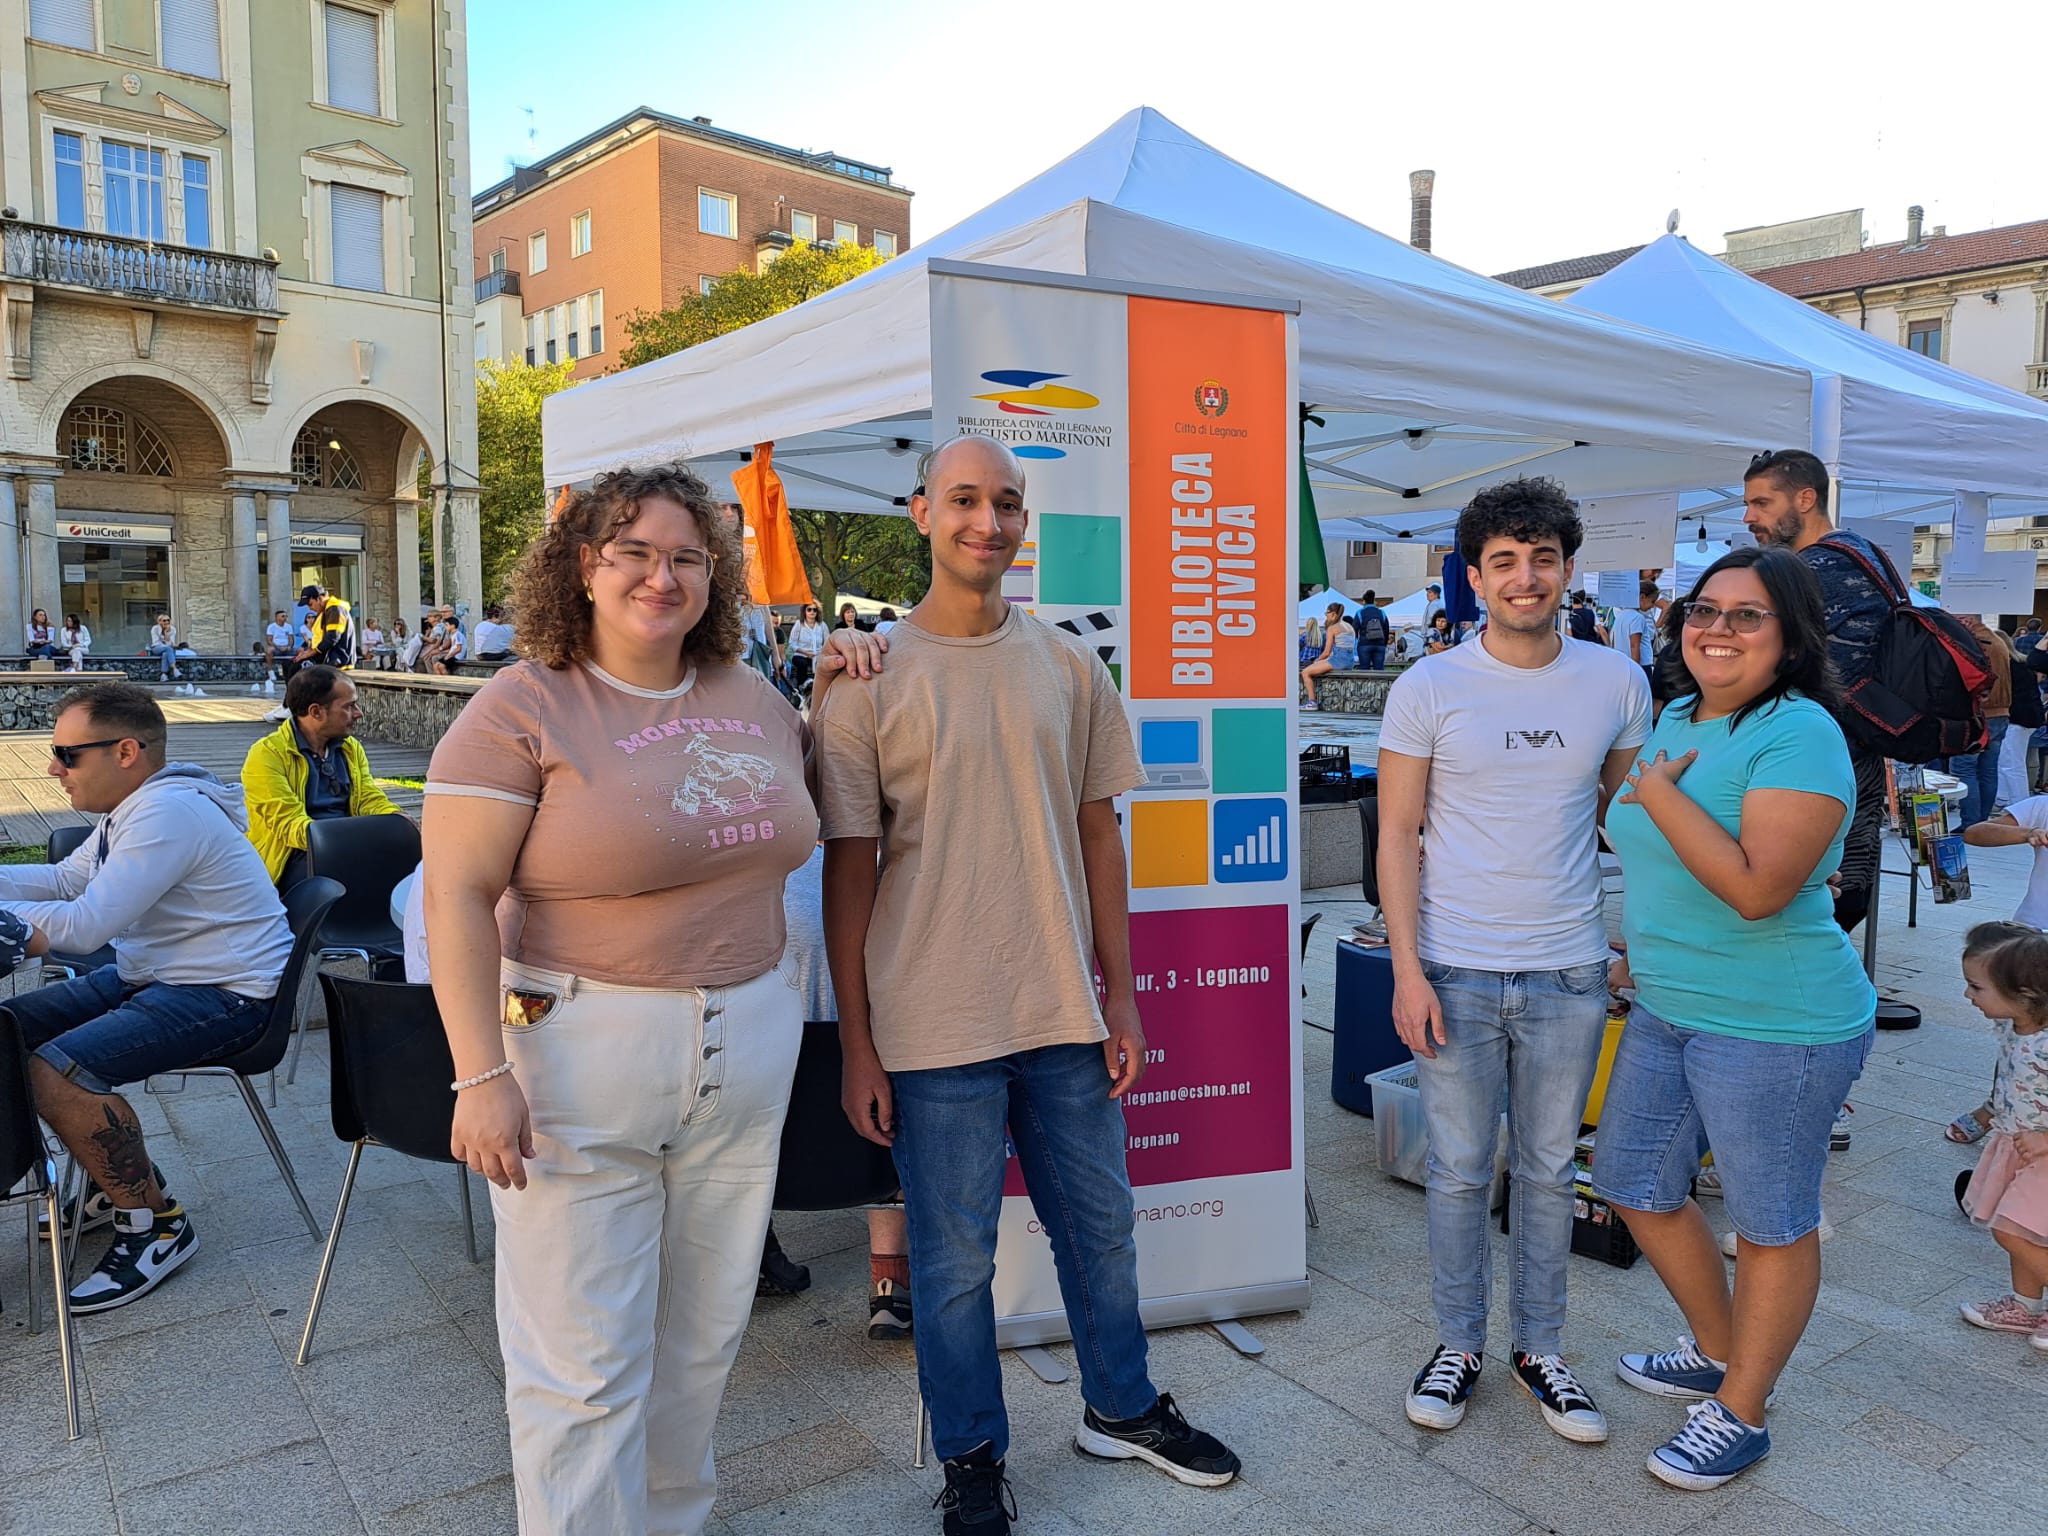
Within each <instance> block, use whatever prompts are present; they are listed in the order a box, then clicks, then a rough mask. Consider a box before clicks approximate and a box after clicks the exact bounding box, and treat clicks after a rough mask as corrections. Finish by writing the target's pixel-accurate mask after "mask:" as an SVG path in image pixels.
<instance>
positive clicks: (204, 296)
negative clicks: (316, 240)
mask: <svg viewBox="0 0 2048 1536" xmlns="http://www.w3.org/2000/svg"><path fill="white" fill-rule="evenodd" d="M0 268H4V274H5V276H6V278H7V279H8V280H9V281H10V282H26V283H35V284H38V285H39V286H44V287H50V288H70V289H77V290H81V291H84V292H89V293H99V294H106V295H109V296H111V297H115V298H121V299H128V300H133V301H138V302H142V303H148V304H177V305H187V306H191V307H194V308H199V309H217V310H226V311H229V312H231V313H234V314H241V315H276V314H277V313H278V307H277V263H276V262H274V261H266V260H264V259H262V258H261V257H256V256H234V255H229V254H227V253H226V252H223V251H200V250H193V249H192V248H190V247H188V246H182V245H161V244H157V243H155V242H151V241H144V240H126V239H122V238H121V237H120V236H118V235H99V234H94V233H92V232H91V231H89V230H82V229H59V228H57V227H56V226H54V225H49V224H29V223H25V222H23V221H21V220H19V219H6V220H0Z"/></svg>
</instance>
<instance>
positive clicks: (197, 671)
mask: <svg viewBox="0 0 2048 1536" xmlns="http://www.w3.org/2000/svg"><path fill="white" fill-rule="evenodd" d="M64 664H65V662H64V659H63V658H61V657H60V658H59V659H58V662H57V665H58V666H60V667H61V666H63V665H64ZM85 664H86V666H87V667H89V668H90V669H91V670H92V673H93V675H94V676H95V677H97V678H98V679H99V680H100V681H101V682H114V683H117V682H122V681H127V682H131V683H153V682H155V681H156V680H157V678H158V677H159V676H160V675H161V672H162V667H163V663H161V662H159V661H158V660H157V659H156V658H155V657H154V656H91V655H88V656H87V657H86V658H85ZM178 670H179V671H180V672H182V673H183V674H184V676H183V678H182V679H181V681H183V682H188V683H260V682H262V681H263V658H262V657H261V656H181V657H179V658H178ZM17 671H19V672H24V673H26V675H28V676H30V677H47V676H49V675H50V674H48V673H44V672H29V671H28V662H27V661H25V660H24V659H23V658H21V657H19V656H10V657H8V658H7V659H6V660H5V661H4V662H0V678H10V679H11V677H12V674H13V673H15V672H17ZM59 675H60V676H68V675H69V674H59Z"/></svg>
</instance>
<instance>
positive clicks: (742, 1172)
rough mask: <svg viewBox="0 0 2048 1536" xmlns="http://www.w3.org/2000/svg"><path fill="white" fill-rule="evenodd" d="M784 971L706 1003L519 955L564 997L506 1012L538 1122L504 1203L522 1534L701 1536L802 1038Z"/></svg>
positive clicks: (502, 1269)
mask: <svg viewBox="0 0 2048 1536" xmlns="http://www.w3.org/2000/svg"><path fill="white" fill-rule="evenodd" d="M783 970H784V968H778V969H776V970H771V971H768V972H765V973H764V974H762V975H760V976H757V977H755V978H754V979H753V980H752V981H746V982H741V983H739V984H737V985H735V986H729V987H712V988H708V989H705V990H702V991H695V990H692V991H681V992H671V991H650V990H643V989H639V988H627V987H612V986H606V985H603V984H601V983H598V982H592V981H588V980H584V979H582V978H578V977H574V976H569V975H565V974H563V973H561V972H558V971H547V970H541V969H539V968H537V967H533V966H528V965H521V964H516V963H514V962H511V961H507V962H506V963H505V966H504V972H503V980H504V984H505V986H506V987H507V988H514V989H517V990H518V991H519V992H521V993H523V994H527V995H528V996H529V997H531V996H533V995H535V994H538V995H539V998H543V999H545V998H553V999H554V1001H553V1003H552V1004H551V1005H543V1004H541V1003H539V1002H536V1003H535V1004H534V1005H533V1006H531V1007H529V1008H525V1009H521V1008H517V1007H513V1008H508V1009H507V1017H508V1018H519V1017H523V1016H525V1015H526V1014H529V1013H530V1014H531V1015H532V1016H533V1021H532V1022H531V1023H525V1024H518V1025H515V1024H511V1023H508V1024H507V1025H506V1027H505V1051H506V1055H507V1056H508V1057H509V1058H510V1059H511V1060H512V1061H513V1062H514V1063H515V1065H516V1070H517V1074H518V1078H519V1085H520V1087H521V1088H522V1089H523V1090H524V1091H525V1094H526V1101H527V1104H528V1105H529V1106H530V1108H531V1110H532V1115H533V1140H534V1152H535V1157H534V1160H533V1161H532V1162H530V1163H528V1164H527V1165H526V1177H527V1184H526V1188H525V1189H523V1190H519V1189H495V1188H494V1189H493V1190H492V1191H491V1209H492V1213H493V1214H494V1216H495V1217H496V1219H497V1229H498V1247H497V1271H498V1272H497V1300H498V1342H499V1345H500V1347H501V1348H502V1350H503V1352H504V1356H505V1406H506V1411H507V1413H508V1415H509V1416H510V1418H511V1423H512V1466H513V1474H514V1483H515V1485H516V1487H517V1491H518V1497H519V1530H520V1536H593V1533H596V1532H604V1533H607V1536H639V1533H641V1532H646V1533H648V1536H694V1533H696V1532H699V1531H702V1530H703V1529H704V1525H705V1522H706V1520H708V1519H709V1517H710V1514H711V1502H712V1498H713V1495H714V1493H715V1491H716V1483H715V1478H714V1473H713V1468H712V1455H711V1432H712V1426H713V1424H714V1423H715V1422H716V1420H717V1418H718V1403H719V1398H720V1396H721V1395H722V1394H723V1393H724V1391H725V1379H726V1375H727V1373H728V1372H730V1370H731V1369H732V1362H733V1356H734V1355H735V1354H736V1353H737V1352H738V1350H739V1344H740V1335H741V1333H742V1332H743V1331H744V1330H745V1328H746V1324H747V1315H748V1312H749V1310H750V1309H751V1307H752V1306H753V1299H754V1282H755V1278H756V1276H757V1274H758V1272H759V1269H760V1262H761V1243H762V1239H763V1238H764V1236H765V1235H766V1233H767V1228H768V1213H769V1205H770V1202H771V1201H772V1200H773V1198H774V1194H775V1171H776V1163H777V1158H778V1155H779V1153H780V1150H781V1138H782V1119H783V1114H784V1112H785V1111H786V1110H787V1109H788V1107H789V1088H790V1080H791V1078H792V1077H793V1076H794V1074H795V1071H796V1056H797V1047H798V1045H799V1043H800V1042H801V1040H802V1037H803V1023H802V1018H801V1015H802V1008H801V1005H800V1004H799V1002H798V998H797V992H796V988H795V986H794V985H793V983H792V982H791V981H790V980H789V978H788V977H787V976H785V975H784V974H783Z"/></svg>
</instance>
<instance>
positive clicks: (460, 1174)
mask: <svg viewBox="0 0 2048 1536" xmlns="http://www.w3.org/2000/svg"><path fill="white" fill-rule="evenodd" d="M455 1182H456V1184H457V1185H458V1186H459V1187H460V1188H461V1190H462V1243H463V1246H464V1248H466V1249H467V1250H468V1252H469V1262H470V1263H472V1264H474V1263H475V1262H476V1212H475V1210H474V1209H472V1208H471V1206H470V1203H469V1170H468V1169H467V1168H465V1167H463V1166H462V1164H460V1163H457V1164H456V1165H455Z"/></svg>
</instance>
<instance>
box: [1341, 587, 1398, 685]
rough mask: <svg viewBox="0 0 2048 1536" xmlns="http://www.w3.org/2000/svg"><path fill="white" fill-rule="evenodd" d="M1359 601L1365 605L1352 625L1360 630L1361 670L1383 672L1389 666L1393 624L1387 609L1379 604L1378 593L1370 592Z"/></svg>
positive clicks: (1359, 663)
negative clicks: (1388, 652) (1388, 645)
mask: <svg viewBox="0 0 2048 1536" xmlns="http://www.w3.org/2000/svg"><path fill="white" fill-rule="evenodd" d="M1359 601H1360V603H1361V604H1362V605H1363V606H1362V607H1361V609H1360V611H1359V615H1358V617H1357V618H1356V619H1355V620H1353V622H1352V625H1351V627H1352V628H1353V629H1355V630H1357V631H1358V666H1359V670H1360V671H1363V672H1383V671H1385V670H1386V666H1387V642H1388V641H1389V640H1390V639H1392V638H1393V633H1394V629H1393V626H1392V625H1391V624H1389V623H1388V622H1387V610H1386V609H1384V608H1382V607H1381V606H1380V605H1379V595H1378V594H1377V593H1374V592H1368V593H1366V594H1365V596H1364V597H1362V598H1361V599H1359Z"/></svg>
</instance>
